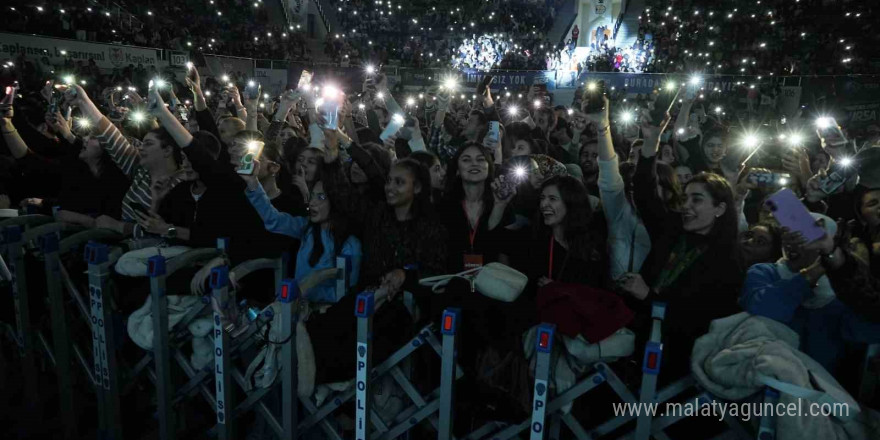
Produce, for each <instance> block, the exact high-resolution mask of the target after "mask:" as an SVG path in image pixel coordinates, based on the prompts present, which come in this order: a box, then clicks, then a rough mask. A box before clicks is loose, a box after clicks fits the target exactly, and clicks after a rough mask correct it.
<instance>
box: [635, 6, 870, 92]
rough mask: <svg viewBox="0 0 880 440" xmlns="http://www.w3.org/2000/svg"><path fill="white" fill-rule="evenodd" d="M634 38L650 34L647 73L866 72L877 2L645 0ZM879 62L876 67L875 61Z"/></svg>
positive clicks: (780, 73)
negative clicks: (830, 6) (834, 5)
mask: <svg viewBox="0 0 880 440" xmlns="http://www.w3.org/2000/svg"><path fill="white" fill-rule="evenodd" d="M646 6H647V7H646V8H645V10H644V12H643V13H642V14H641V15H640V16H639V18H640V23H639V40H640V41H643V42H644V41H653V49H654V51H655V52H654V54H653V55H654V57H653V59H652V60H651V63H650V66H649V67H648V69H649V71H651V72H683V71H688V70H695V69H696V70H701V71H704V72H711V73H724V74H734V75H737V74H746V75H769V74H771V73H773V74H775V75H814V74H816V75H828V74H840V73H846V74H852V73H869V72H871V71H872V64H871V63H872V62H874V63H876V60H875V59H874V58H872V48H873V47H875V46H876V44H877V43H878V41H880V40H878V36H877V34H876V33H874V32H871V31H870V28H871V23H873V22H874V21H876V18H877V14H878V12H880V11H878V9H877V5H876V4H874V3H871V2H857V1H847V2H841V3H840V4H839V7H837V8H835V9H833V10H829V9H827V8H825V7H824V6H825V2H820V1H807V0H804V1H784V0H764V1H762V2H755V3H749V4H742V5H738V4H737V5H729V6H724V7H722V6H720V5H718V4H717V3H716V2H713V1H704V0H688V1H684V2H676V3H673V4H671V5H670V4H668V3H665V2H659V1H648V2H646ZM873 69H876V66H874V67H873Z"/></svg>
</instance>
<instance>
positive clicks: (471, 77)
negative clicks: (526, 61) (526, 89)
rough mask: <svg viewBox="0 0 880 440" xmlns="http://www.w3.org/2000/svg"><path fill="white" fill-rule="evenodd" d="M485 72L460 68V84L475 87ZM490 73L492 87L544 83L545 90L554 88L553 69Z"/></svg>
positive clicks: (554, 76)
mask: <svg viewBox="0 0 880 440" xmlns="http://www.w3.org/2000/svg"><path fill="white" fill-rule="evenodd" d="M486 73H487V72H483V71H481V70H476V69H462V71H461V80H462V85H463V86H465V87H476V86H477V85H479V84H480V81H482V80H483V77H484V76H485V75H486ZM491 74H492V76H494V77H495V81H493V82H492V88H493V89H503V88H505V87H515V88H519V87H521V86H530V85H532V84H537V85H540V84H546V85H547V90H553V89H555V88H556V72H555V71H553V70H548V71H540V70H534V71H493V72H492V73H491Z"/></svg>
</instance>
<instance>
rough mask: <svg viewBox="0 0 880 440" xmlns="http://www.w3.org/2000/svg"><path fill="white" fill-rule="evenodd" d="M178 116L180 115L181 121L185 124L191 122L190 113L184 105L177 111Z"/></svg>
mask: <svg viewBox="0 0 880 440" xmlns="http://www.w3.org/2000/svg"><path fill="white" fill-rule="evenodd" d="M177 114H179V115H180V120H181V121H183V122H189V112H188V111H187V110H186V106H185V105H182V106H180V108H178V109H177Z"/></svg>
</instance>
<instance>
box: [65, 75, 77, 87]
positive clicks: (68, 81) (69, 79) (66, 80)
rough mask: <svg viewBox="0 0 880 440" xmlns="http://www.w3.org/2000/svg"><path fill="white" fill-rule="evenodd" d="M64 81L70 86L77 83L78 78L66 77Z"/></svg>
mask: <svg viewBox="0 0 880 440" xmlns="http://www.w3.org/2000/svg"><path fill="white" fill-rule="evenodd" d="M62 80H64V84H68V85H69V84H73V83H75V82H76V78H74V77H73V75H66V76H65V77H64V78H62Z"/></svg>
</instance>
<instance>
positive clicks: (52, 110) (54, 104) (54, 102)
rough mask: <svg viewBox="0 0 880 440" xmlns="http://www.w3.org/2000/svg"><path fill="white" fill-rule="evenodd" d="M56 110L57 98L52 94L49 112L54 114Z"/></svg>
mask: <svg viewBox="0 0 880 440" xmlns="http://www.w3.org/2000/svg"><path fill="white" fill-rule="evenodd" d="M57 112H58V98H57V97H56V96H54V95H53V96H52V100H51V101H49V113H51V114H53V115H54V114H55V113H57Z"/></svg>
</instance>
